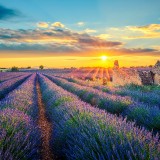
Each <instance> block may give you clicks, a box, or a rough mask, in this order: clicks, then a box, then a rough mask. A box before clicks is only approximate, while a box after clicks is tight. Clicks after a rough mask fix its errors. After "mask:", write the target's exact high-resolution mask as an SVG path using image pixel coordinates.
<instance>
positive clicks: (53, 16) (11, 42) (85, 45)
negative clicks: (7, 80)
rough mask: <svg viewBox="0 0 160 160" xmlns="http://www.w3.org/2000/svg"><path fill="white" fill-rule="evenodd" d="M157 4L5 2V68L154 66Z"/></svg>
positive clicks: (1, 49) (159, 50)
mask: <svg viewBox="0 0 160 160" xmlns="http://www.w3.org/2000/svg"><path fill="white" fill-rule="evenodd" d="M62 3H64V4H63V5H62ZM152 3H153V2H152V1H150V2H147V3H145V1H144V2H139V1H138V0H136V1H133V2H128V1H123V2H118V1H117V2H116V4H117V5H115V3H113V2H112V1H105V0H102V1H97V0H93V1H91V2H86V1H74V0H67V1H65V2H64V1H61V0H60V1H56V2H55V1H51V0H48V1H47V3H46V2H45V1H34V2H32V1H30V2H27V1H23V2H22V1H21V0H15V3H10V1H9V0H5V1H2V0H0V11H2V12H1V15H0V21H1V23H0V67H11V66H12V65H16V66H19V67H21V66H28V65H30V66H38V65H39V64H43V65H45V66H46V67H73V66H78V67H80V66H113V62H114V60H115V59H116V60H119V61H120V64H121V66H138V65H144V66H147V65H153V64H155V62H156V61H157V59H159V57H160V47H159V45H160V43H159V42H160V34H159V33H160V24H159V22H160V21H159V18H160V17H159V16H158V15H159V8H158V6H160V1H158V0H155V1H154V5H153V4H152ZM137 4H139V5H137ZM30 6H33V7H30ZM34 6H36V8H35V7H34ZM142 6H145V8H144V7H142ZM151 6H152V7H151ZM58 8H61V12H60V11H59V9H58ZM135 8H136V9H135ZM122 9H123V10H122ZM82 10H83V11H82ZM114 10H116V12H114ZM153 11H154V14H153V15H150V13H153ZM74 15H76V16H74ZM139 15H141V16H139ZM93 17H94V18H93ZM95 57H96V58H95ZM137 57H138V58H137ZM28 59H30V60H28ZM73 59H74V60H73ZM47 60H48V61H47ZM141 60H142V61H141ZM106 62H107V63H106ZM148 62H150V63H149V64H148Z"/></svg>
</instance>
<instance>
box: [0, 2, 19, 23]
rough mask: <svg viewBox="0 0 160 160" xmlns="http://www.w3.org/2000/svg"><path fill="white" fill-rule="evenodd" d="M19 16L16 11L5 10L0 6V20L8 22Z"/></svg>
mask: <svg viewBox="0 0 160 160" xmlns="http://www.w3.org/2000/svg"><path fill="white" fill-rule="evenodd" d="M19 15H20V13H19V12H18V11H17V10H14V9H10V8H6V7H4V6H2V5H0V20H8V19H10V18H13V17H17V16H19Z"/></svg>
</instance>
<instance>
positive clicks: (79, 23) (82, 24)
mask: <svg viewBox="0 0 160 160" xmlns="http://www.w3.org/2000/svg"><path fill="white" fill-rule="evenodd" d="M77 25H78V26H80V27H81V26H84V25H85V23H84V22H78V23H77Z"/></svg>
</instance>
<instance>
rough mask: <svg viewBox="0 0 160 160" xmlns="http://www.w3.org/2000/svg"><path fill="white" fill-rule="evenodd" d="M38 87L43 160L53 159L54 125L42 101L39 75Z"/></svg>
mask: <svg viewBox="0 0 160 160" xmlns="http://www.w3.org/2000/svg"><path fill="white" fill-rule="evenodd" d="M36 89H37V98H38V108H39V115H38V126H39V128H40V131H41V140H42V141H41V142H42V143H41V151H40V152H41V159H42V160H53V159H54V156H53V154H52V151H51V148H50V145H49V141H50V138H51V130H52V125H51V123H50V122H49V121H48V119H47V116H46V110H45V105H44V103H43V101H42V93H41V90H40V84H39V81H38V76H37V78H36Z"/></svg>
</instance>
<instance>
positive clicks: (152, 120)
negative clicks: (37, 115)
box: [46, 75, 160, 132]
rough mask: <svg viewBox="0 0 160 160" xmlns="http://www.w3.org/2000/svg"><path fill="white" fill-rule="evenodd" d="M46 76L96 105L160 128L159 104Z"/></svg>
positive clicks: (147, 125)
mask: <svg viewBox="0 0 160 160" xmlns="http://www.w3.org/2000/svg"><path fill="white" fill-rule="evenodd" d="M46 76H47V77H48V78H49V79H51V80H52V81H53V82H54V83H56V84H57V85H60V86H62V87H63V88H65V89H66V90H68V91H70V92H72V93H74V94H76V95H77V96H79V97H80V98H81V99H82V100H84V101H86V102H88V103H90V104H92V105H94V106H97V107H99V108H101V109H105V110H107V111H108V112H110V113H113V114H117V115H122V116H124V117H125V116H127V119H128V120H134V121H136V123H137V124H138V125H140V126H145V127H146V128H147V129H150V130H152V129H153V130H154V131H155V132H157V131H159V130H160V118H159V117H160V108H159V107H158V106H152V107H151V106H148V105H146V104H143V103H138V102H135V101H133V100H132V99H131V98H130V97H126V96H125V97H122V96H118V95H113V94H108V93H104V92H101V91H99V90H97V89H93V88H91V87H87V86H82V85H78V84H76V83H73V82H68V81H67V80H65V79H62V78H57V77H54V76H48V75H46Z"/></svg>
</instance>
